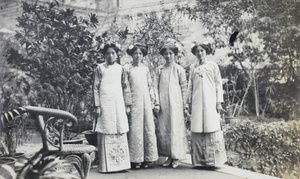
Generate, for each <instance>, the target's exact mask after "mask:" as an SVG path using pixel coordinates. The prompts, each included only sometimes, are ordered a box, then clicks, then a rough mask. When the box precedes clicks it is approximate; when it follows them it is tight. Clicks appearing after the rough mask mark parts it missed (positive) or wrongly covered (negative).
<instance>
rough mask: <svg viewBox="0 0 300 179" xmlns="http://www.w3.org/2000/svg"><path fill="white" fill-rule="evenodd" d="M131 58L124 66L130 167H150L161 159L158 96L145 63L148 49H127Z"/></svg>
mask: <svg viewBox="0 0 300 179" xmlns="http://www.w3.org/2000/svg"><path fill="white" fill-rule="evenodd" d="M127 53H128V54H129V55H131V56H132V59H133V61H132V63H131V64H129V65H127V66H125V67H124V69H125V76H126V77H127V79H128V82H129V87H130V90H129V91H128V92H129V93H128V94H125V96H126V97H129V99H127V100H126V101H128V102H129V103H127V104H126V106H130V110H127V112H129V111H130V114H131V115H129V116H130V117H129V118H128V120H129V133H128V143H129V153H130V161H131V163H132V164H131V168H140V166H141V167H143V168H147V167H148V165H149V164H150V163H152V162H154V161H156V160H157V159H158V153H157V141H156V135H155V125H154V120H153V113H152V108H153V107H154V102H155V96H154V91H153V87H152V80H151V75H150V71H149V69H148V67H147V66H146V65H144V64H143V63H142V60H143V58H144V57H145V56H146V55H147V47H146V46H144V45H141V44H134V45H132V46H130V47H129V48H128V49H127Z"/></svg>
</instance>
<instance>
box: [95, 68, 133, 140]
mask: <svg viewBox="0 0 300 179" xmlns="http://www.w3.org/2000/svg"><path fill="white" fill-rule="evenodd" d="M122 73H123V69H122V66H121V65H119V64H117V63H114V64H113V65H107V64H106V63H103V64H100V65H98V67H97V68H96V70H95V72H94V84H93V94H94V105H95V106H100V107H101V114H100V117H98V119H97V124H96V129H95V130H96V132H99V133H103V134H122V133H126V132H128V130H129V127H128V120H127V116H126V112H125V104H124V98H123V89H122Z"/></svg>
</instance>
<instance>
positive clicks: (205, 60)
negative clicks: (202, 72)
mask: <svg viewBox="0 0 300 179" xmlns="http://www.w3.org/2000/svg"><path fill="white" fill-rule="evenodd" d="M206 62H207V59H206V58H205V59H203V60H202V62H201V63H200V62H199V61H198V63H197V64H198V65H204V64H205V63H206Z"/></svg>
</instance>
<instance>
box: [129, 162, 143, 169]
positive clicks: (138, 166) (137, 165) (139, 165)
mask: <svg viewBox="0 0 300 179" xmlns="http://www.w3.org/2000/svg"><path fill="white" fill-rule="evenodd" d="M138 168H141V163H131V169H138Z"/></svg>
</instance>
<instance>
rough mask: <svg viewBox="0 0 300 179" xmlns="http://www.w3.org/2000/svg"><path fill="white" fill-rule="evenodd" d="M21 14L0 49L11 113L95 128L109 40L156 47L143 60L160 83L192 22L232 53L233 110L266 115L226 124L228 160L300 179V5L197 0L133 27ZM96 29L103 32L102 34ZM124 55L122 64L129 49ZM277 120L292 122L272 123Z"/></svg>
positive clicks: (48, 7)
mask: <svg viewBox="0 0 300 179" xmlns="http://www.w3.org/2000/svg"><path fill="white" fill-rule="evenodd" d="M22 8H23V12H22V15H21V16H20V17H18V19H17V20H18V25H17V26H18V30H17V31H16V34H15V36H14V38H11V39H7V40H5V41H1V43H0V44H1V52H2V54H1V55H2V56H1V59H5V60H2V61H1V65H2V66H4V69H5V70H3V71H1V72H2V73H1V78H3V80H1V82H3V84H2V85H3V86H1V105H2V107H3V109H4V110H8V109H10V108H14V107H19V106H23V105H39V106H45V107H51V108H58V109H62V110H67V111H69V112H71V113H73V114H74V115H75V116H77V117H78V119H79V121H80V122H79V125H78V126H77V127H75V128H74V129H73V130H74V131H77V132H81V131H83V130H86V129H91V121H92V118H93V116H92V109H93V106H92V102H91V101H92V93H91V83H92V74H93V69H94V68H95V66H96V63H101V62H103V57H102V56H101V54H100V53H99V52H98V50H99V46H100V45H101V44H103V43H105V42H106V41H110V40H113V41H118V42H119V43H121V45H122V46H123V49H126V48H127V47H128V46H129V45H130V44H132V43H134V42H142V43H145V44H147V45H148V46H149V56H148V58H146V59H145V60H144V63H146V64H147V65H148V66H149V68H150V70H151V73H152V77H153V79H154V80H155V78H156V68H157V66H158V65H160V64H163V62H164V61H163V59H162V58H161V56H160V55H158V49H159V48H160V46H161V45H162V44H163V43H165V42H167V41H169V42H171V43H178V44H180V45H181V46H182V47H183V48H182V51H181V53H180V56H179V57H180V58H183V59H184V58H185V56H186V55H187V52H186V51H185V49H187V48H186V47H185V46H184V44H183V43H182V38H181V36H182V34H180V33H178V32H177V31H176V28H177V25H178V24H180V18H183V17H186V16H187V17H189V19H190V20H191V21H192V22H193V21H194V22H196V21H197V22H200V23H201V24H203V26H204V27H205V28H206V29H207V31H205V32H203V35H204V36H207V37H212V39H213V40H214V42H213V44H214V45H213V47H214V50H215V51H216V52H217V51H218V50H221V49H224V48H229V49H228V53H227V54H226V57H225V56H224V59H222V60H225V61H226V63H225V64H223V65H220V69H221V72H222V77H223V78H227V79H229V82H230V83H226V84H224V89H225V88H226V85H227V86H229V87H230V88H229V90H228V91H226V90H225V96H224V97H225V99H226V103H224V107H228V106H229V105H239V106H241V109H244V110H243V111H242V113H241V114H243V115H249V116H252V115H255V116H256V117H257V118H258V119H259V121H255V120H251V121H249V120H245V121H244V122H242V123H241V124H240V125H238V126H227V128H226V131H225V132H226V134H225V138H226V146H227V149H228V151H229V153H230V152H233V153H231V154H232V156H235V158H229V159H230V160H229V162H228V164H229V165H233V166H238V167H241V168H245V169H250V170H254V171H258V172H262V173H265V174H270V175H275V176H280V177H282V176H285V175H286V171H293V170H294V172H295V173H292V176H294V177H297V176H299V172H298V171H297V168H296V167H297V166H298V164H299V157H296V155H298V153H299V146H298V144H299V140H298V139H299V136H298V135H297V132H298V131H299V129H298V127H297V125H298V126H299V124H298V120H297V119H299V99H300V98H299V84H300V83H299V76H300V75H299V57H300V54H299V44H300V12H299V10H300V2H299V0H265V1H263V0H238V1H236V0H218V1H216V0H213V1H204V0H197V5H196V6H193V7H190V6H189V5H186V6H177V7H176V8H177V9H176V10H169V11H166V10H165V9H163V8H162V9H161V12H162V13H157V14H154V13H144V14H143V16H141V22H139V23H137V24H136V26H135V28H134V29H130V28H128V26H127V25H126V22H125V23H120V22H119V21H118V20H113V21H112V22H111V25H110V28H108V29H101V28H102V27H99V26H98V24H99V20H98V18H97V16H96V15H95V14H89V18H88V19H84V18H81V17H77V16H76V15H75V12H74V10H73V9H62V8H60V7H59V1H57V0H54V1H52V2H51V3H48V4H44V5H40V4H30V3H27V2H23V6H22ZM127 17H128V18H129V19H130V16H127ZM117 18H118V17H116V19H117ZM96 28H99V29H101V32H100V33H94V32H93V31H95V29H96ZM235 30H239V31H240V33H239V36H238V39H237V41H236V43H235V45H234V46H233V47H228V38H229V37H230V35H231V34H232V33H233V32H234V31H235ZM201 33H202V32H201ZM188 50H190V49H188ZM119 55H120V57H119V59H122V58H123V57H125V56H126V52H125V51H123V52H122V53H121V54H119ZM178 61H179V62H180V60H179V59H178ZM185 65H186V66H184V67H187V68H186V69H187V72H188V65H189V64H185ZM2 69H3V67H2ZM230 114H231V115H232V112H229V115H230ZM268 116H272V117H283V118H284V121H285V122H283V121H281V122H270V121H267V119H268V118H267V117H268ZM267 122H270V123H267ZM294 125H296V127H294ZM262 129H264V130H262ZM265 131H266V132H267V133H265ZM241 139H243V141H241ZM258 141H259V142H258ZM287 141H288V143H287ZM275 144H276V145H275ZM274 147H275V148H274ZM286 148H288V149H289V153H285V152H284V149H286ZM264 149H268V150H269V152H268V150H264ZM285 157H286V158H285ZM281 164H283V165H284V166H283V168H282V167H281V166H282V165H281ZM289 164H290V165H289Z"/></svg>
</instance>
